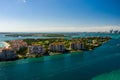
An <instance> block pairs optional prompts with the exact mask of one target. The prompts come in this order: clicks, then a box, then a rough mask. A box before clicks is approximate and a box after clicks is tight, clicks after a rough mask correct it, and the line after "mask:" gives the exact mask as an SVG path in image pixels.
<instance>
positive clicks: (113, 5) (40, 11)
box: [0, 0, 120, 32]
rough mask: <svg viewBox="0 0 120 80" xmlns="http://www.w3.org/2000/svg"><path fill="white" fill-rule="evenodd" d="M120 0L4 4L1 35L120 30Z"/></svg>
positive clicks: (14, 0)
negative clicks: (11, 33)
mask: <svg viewBox="0 0 120 80" xmlns="http://www.w3.org/2000/svg"><path fill="white" fill-rule="evenodd" d="M119 4H120V1H119V0H0V28H1V29H0V32H17V31H18V32H35V31H37V32H54V31H59V32H66V31H68V32H69V31H70V32H71V31H105V30H108V29H111V28H115V29H120V5H119Z"/></svg>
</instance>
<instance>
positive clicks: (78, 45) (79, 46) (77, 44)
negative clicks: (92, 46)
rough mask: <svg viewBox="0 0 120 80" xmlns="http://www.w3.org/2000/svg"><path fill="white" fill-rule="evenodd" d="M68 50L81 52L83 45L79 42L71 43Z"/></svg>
mask: <svg viewBox="0 0 120 80" xmlns="http://www.w3.org/2000/svg"><path fill="white" fill-rule="evenodd" d="M70 49H71V50H82V49H84V44H83V43H81V42H71V43H70Z"/></svg>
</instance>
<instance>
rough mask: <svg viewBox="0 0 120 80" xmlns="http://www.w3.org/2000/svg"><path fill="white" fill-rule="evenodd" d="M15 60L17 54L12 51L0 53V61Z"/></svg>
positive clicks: (6, 50)
mask: <svg viewBox="0 0 120 80" xmlns="http://www.w3.org/2000/svg"><path fill="white" fill-rule="evenodd" d="M15 58H17V54H15V53H14V51H13V50H12V49H3V50H2V52H0V60H11V59H15Z"/></svg>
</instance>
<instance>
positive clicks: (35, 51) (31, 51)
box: [28, 45, 44, 54]
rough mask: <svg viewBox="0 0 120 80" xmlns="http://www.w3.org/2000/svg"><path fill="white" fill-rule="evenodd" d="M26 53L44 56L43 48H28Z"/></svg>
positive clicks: (36, 46)
mask: <svg viewBox="0 0 120 80" xmlns="http://www.w3.org/2000/svg"><path fill="white" fill-rule="evenodd" d="M28 53H29V54H44V48H43V46H38V45H33V46H28Z"/></svg>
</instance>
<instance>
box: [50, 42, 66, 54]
mask: <svg viewBox="0 0 120 80" xmlns="http://www.w3.org/2000/svg"><path fill="white" fill-rule="evenodd" d="M49 49H50V51H52V52H64V51H65V47H64V44H63V43H52V44H50V46H49Z"/></svg>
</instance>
